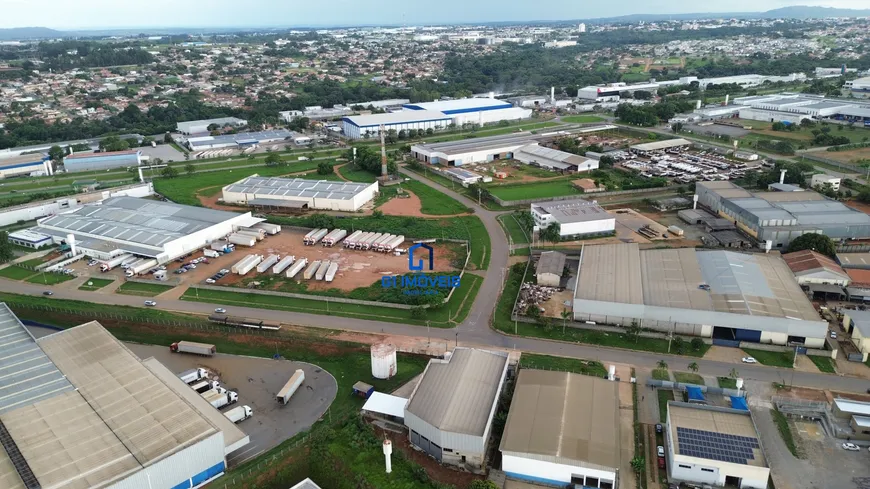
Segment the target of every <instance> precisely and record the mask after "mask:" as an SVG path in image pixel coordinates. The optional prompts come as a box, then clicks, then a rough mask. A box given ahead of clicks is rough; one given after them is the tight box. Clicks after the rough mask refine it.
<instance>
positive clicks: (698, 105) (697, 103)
mask: <svg viewBox="0 0 870 489" xmlns="http://www.w3.org/2000/svg"><path fill="white" fill-rule="evenodd" d="M700 108H701V101H700V100H698V101H696V102H695V110H698V109H700Z"/></svg>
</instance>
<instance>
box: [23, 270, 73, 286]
mask: <svg viewBox="0 0 870 489" xmlns="http://www.w3.org/2000/svg"><path fill="white" fill-rule="evenodd" d="M74 278H76V276H75V275H67V274H65V273H53V272H52V273H49V272H43V273H39V274H36V275H34V276H32V277H30V278H29V279H27V281H28V282H30V283H33V284H44V285H55V284H61V283H64V282H66V281H68V280H72V279H74Z"/></svg>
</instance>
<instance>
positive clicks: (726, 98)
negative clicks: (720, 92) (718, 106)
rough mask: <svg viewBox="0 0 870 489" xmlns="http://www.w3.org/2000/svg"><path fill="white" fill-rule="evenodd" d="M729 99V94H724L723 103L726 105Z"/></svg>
mask: <svg viewBox="0 0 870 489" xmlns="http://www.w3.org/2000/svg"><path fill="white" fill-rule="evenodd" d="M729 100H731V95H729V94H727V93H726V94H725V105H728V101H729Z"/></svg>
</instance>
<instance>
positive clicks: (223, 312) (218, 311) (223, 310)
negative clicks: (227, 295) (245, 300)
mask: <svg viewBox="0 0 870 489" xmlns="http://www.w3.org/2000/svg"><path fill="white" fill-rule="evenodd" d="M214 312H216V313H218V314H226V313H227V310H226V309H224V308H223V307H218V308H217V309H215V310H214Z"/></svg>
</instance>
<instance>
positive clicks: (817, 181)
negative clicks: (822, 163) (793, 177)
mask: <svg viewBox="0 0 870 489" xmlns="http://www.w3.org/2000/svg"><path fill="white" fill-rule="evenodd" d="M840 182H841V179H840V178H838V177H832V176H830V175H825V174H824V173H818V174H816V175H813V178H812V179H811V180H810V186H811V187H813V188H816V187H817V186H824V185H825V184H826V183H830V184H831V188H832V189H834V191H835V192H837V191H839V190H840Z"/></svg>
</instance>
